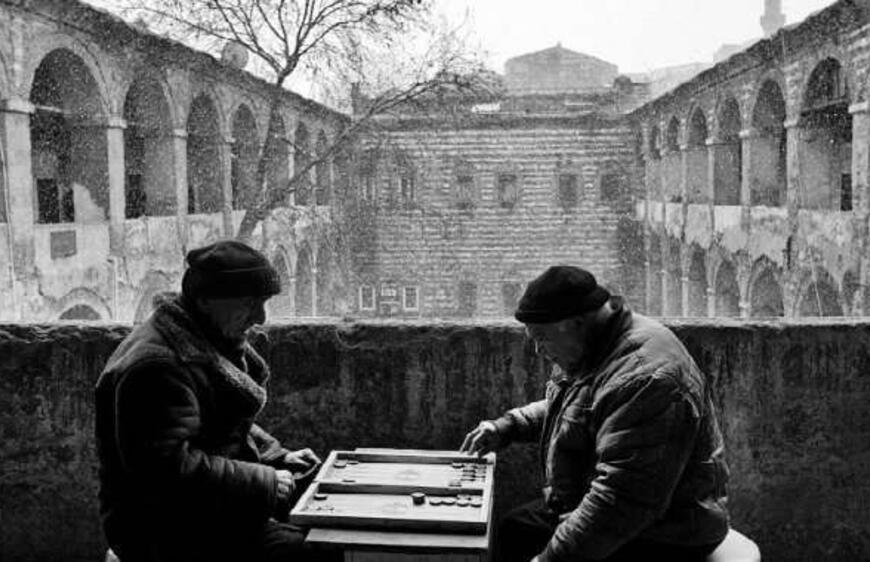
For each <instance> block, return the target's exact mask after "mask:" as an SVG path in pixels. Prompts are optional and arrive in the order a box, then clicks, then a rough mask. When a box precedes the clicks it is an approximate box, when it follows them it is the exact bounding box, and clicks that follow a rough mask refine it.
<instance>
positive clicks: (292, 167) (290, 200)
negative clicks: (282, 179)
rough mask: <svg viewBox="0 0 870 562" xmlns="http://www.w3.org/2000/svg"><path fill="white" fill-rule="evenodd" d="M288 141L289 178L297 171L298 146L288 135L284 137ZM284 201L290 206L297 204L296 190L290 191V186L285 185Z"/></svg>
mask: <svg viewBox="0 0 870 562" xmlns="http://www.w3.org/2000/svg"><path fill="white" fill-rule="evenodd" d="M284 142H285V143H287V180H288V181H290V180H292V179H293V174H294V173H296V148H295V145H294V144H293V138H292V137H290V136H287V137H285V138H284ZM284 190H285V193H284V203H285V204H286V205H288V206H290V207H292V206H294V205H295V204H296V192H295V191H290V190H289V186H284Z"/></svg>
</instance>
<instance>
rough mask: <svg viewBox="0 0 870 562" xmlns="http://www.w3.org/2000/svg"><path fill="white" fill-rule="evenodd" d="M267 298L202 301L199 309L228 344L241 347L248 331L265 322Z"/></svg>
mask: <svg viewBox="0 0 870 562" xmlns="http://www.w3.org/2000/svg"><path fill="white" fill-rule="evenodd" d="M267 300H269V297H237V298H218V299H216V298H212V299H203V300H202V301H201V308H202V310H203V312H204V313H205V314H207V315H208V316H209V319H210V320H211V322H212V324H213V325H214V327H215V328H216V329H217V330H218V331H219V332H220V333H221V335H222V336H223V337H224V339H226V340H227V341H228V342H231V343H234V344H236V345H242V344H243V343H244V342H245V339H246V337H247V333H248V330H249V329H250V328H251V327H252V326H255V325H258V324H262V323H263V322H265V321H266V307H265V305H266V301H267Z"/></svg>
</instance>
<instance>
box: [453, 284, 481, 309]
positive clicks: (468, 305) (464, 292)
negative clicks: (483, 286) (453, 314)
mask: <svg viewBox="0 0 870 562" xmlns="http://www.w3.org/2000/svg"><path fill="white" fill-rule="evenodd" d="M458 300H459V302H458V303H457V304H458V313H459V315H460V316H465V317H471V316H474V312H475V309H476V308H477V285H476V284H474V283H472V282H470V281H463V282H461V283H460V284H459V299H458Z"/></svg>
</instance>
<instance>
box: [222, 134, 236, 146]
mask: <svg viewBox="0 0 870 562" xmlns="http://www.w3.org/2000/svg"><path fill="white" fill-rule="evenodd" d="M218 140H219V141H220V143H221V144H229V145H233V144H236V139H235V137H233V136H232V135H225V136H220V137H218Z"/></svg>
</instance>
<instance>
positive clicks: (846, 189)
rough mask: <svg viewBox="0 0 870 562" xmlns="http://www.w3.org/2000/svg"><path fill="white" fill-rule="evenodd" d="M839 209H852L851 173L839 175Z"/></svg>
mask: <svg viewBox="0 0 870 562" xmlns="http://www.w3.org/2000/svg"><path fill="white" fill-rule="evenodd" d="M840 210H841V211H851V210H852V174H842V175H841V176H840Z"/></svg>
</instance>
